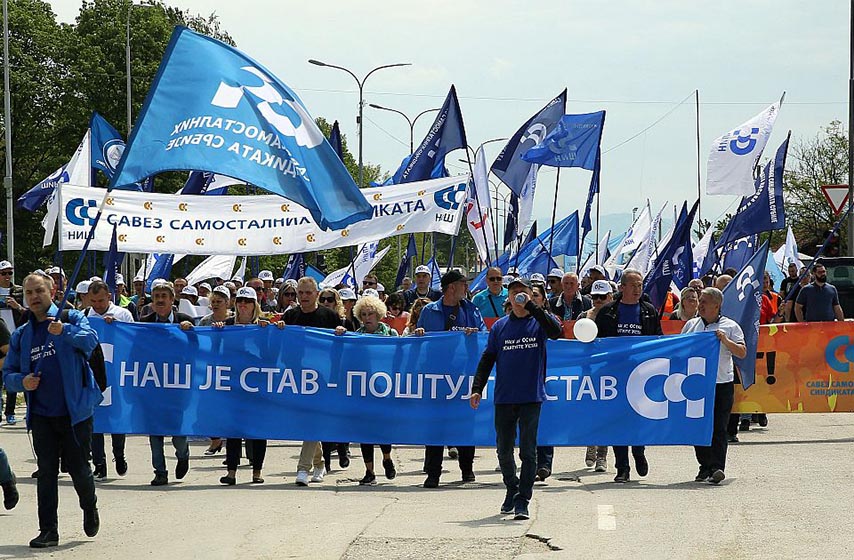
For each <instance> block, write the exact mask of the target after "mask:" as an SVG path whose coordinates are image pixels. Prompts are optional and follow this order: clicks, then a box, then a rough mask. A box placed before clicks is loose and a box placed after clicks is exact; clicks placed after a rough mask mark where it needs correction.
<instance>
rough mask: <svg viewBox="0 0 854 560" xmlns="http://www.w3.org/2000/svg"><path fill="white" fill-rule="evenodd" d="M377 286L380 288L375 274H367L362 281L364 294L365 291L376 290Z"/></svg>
mask: <svg viewBox="0 0 854 560" xmlns="http://www.w3.org/2000/svg"><path fill="white" fill-rule="evenodd" d="M377 286H379V280H378V279H377V275H376V274H374V273H373V272H369V273H367V274H365V277H364V278H363V279H362V292H364V291H365V290H376V289H377Z"/></svg>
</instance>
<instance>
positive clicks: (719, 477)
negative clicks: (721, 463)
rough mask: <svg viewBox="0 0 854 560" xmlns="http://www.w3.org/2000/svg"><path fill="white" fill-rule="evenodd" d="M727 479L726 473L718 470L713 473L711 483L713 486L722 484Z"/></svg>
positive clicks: (710, 478)
mask: <svg viewBox="0 0 854 560" xmlns="http://www.w3.org/2000/svg"><path fill="white" fill-rule="evenodd" d="M725 478H726V475H725V474H724V471H722V470H721V469H718V470H716V471H715V472H713V473H712V476H710V477H709V482H711V483H712V484H720V483H721V482H723V481H724V479H725Z"/></svg>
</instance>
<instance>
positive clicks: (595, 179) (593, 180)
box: [581, 148, 602, 243]
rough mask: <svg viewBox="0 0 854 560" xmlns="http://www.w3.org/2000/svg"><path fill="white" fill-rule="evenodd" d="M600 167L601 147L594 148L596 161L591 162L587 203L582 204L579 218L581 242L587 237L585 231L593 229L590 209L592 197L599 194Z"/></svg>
mask: <svg viewBox="0 0 854 560" xmlns="http://www.w3.org/2000/svg"><path fill="white" fill-rule="evenodd" d="M601 168H602V149H601V148H600V149H598V150H596V162H595V163H594V164H593V176H592V177H590V188H589V189H588V190H587V203H586V204H585V205H584V217H583V218H582V219H581V231H582V232H584V233H582V234H581V243H584V238H585V237H587V232H589V231H590V230H591V229H593V223H592V222H591V220H590V210H591V209H592V208H593V197H594V196H596V195H597V194H599V173H600V172H601Z"/></svg>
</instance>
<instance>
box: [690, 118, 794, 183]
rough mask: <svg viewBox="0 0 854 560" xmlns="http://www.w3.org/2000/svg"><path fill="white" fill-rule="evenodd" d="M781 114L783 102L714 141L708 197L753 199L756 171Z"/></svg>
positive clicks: (710, 157)
mask: <svg viewBox="0 0 854 560" xmlns="http://www.w3.org/2000/svg"><path fill="white" fill-rule="evenodd" d="M779 112H780V103H779V102H777V103H774V104H773V105H771V106H770V107H768V108H767V109H765V110H764V111H762V112H761V113H759V114H758V115H756V116H755V117H753V118H752V119H750V120H749V121H747V122H746V123H744V124H742V125H741V126H739V127H738V128H736V129H735V130H732V131H730V132H727V133H726V134H724V135H723V136H719V137H718V138H716V139H715V141H714V143H713V144H712V149H711V151H710V152H709V163H708V167H707V170H706V194H737V195H740V196H751V195H752V194H753V193H754V192H755V191H756V188H755V186H754V180H753V170H754V168H755V167H756V164H757V162H758V161H759V157H760V156H761V155H762V150H764V149H765V144H767V143H768V137H769V136H771V129H772V128H773V127H774V121H775V120H777V113H779Z"/></svg>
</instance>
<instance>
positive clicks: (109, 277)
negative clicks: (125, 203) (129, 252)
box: [104, 225, 125, 303]
mask: <svg viewBox="0 0 854 560" xmlns="http://www.w3.org/2000/svg"><path fill="white" fill-rule="evenodd" d="M124 259H125V254H124V253H119V249H118V241H117V240H116V226H115V225H114V226H113V237H112V238H111V239H110V249H109V251H107V254H106V255H104V283H105V284H106V285H107V286H109V288H110V293H111V294H113V302H114V303H118V301H119V293H118V290H117V289H116V274H118V272H119V267H120V266H121V265H122V261H123V260H124Z"/></svg>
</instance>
